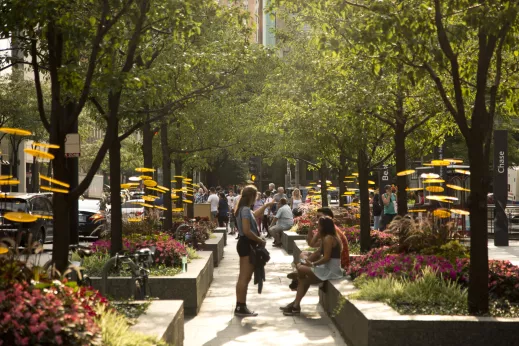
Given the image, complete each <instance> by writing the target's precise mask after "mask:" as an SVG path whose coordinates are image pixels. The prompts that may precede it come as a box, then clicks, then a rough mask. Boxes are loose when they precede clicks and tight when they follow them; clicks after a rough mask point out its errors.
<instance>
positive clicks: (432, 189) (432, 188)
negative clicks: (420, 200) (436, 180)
mask: <svg viewBox="0 0 519 346" xmlns="http://www.w3.org/2000/svg"><path fill="white" fill-rule="evenodd" d="M425 189H426V190H427V191H429V192H443V191H445V189H444V188H443V187H441V186H427V187H426V188H425Z"/></svg>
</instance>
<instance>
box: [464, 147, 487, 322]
mask: <svg viewBox="0 0 519 346" xmlns="http://www.w3.org/2000/svg"><path fill="white" fill-rule="evenodd" d="M467 146H468V154H469V161H470V173H471V175H470V198H469V203H468V206H469V211H470V269H469V278H470V280H469V289H468V308H469V312H470V313H472V314H484V313H486V312H488V234H487V226H488V225H487V193H488V185H489V177H490V174H489V167H488V162H489V160H488V157H485V155H484V150H483V141H482V140H473V141H472V142H469V141H467Z"/></svg>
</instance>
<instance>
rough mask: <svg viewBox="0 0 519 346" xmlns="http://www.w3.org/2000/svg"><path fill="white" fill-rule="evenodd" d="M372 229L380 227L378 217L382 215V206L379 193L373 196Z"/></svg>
mask: <svg viewBox="0 0 519 346" xmlns="http://www.w3.org/2000/svg"><path fill="white" fill-rule="evenodd" d="M372 204H373V229H374V230H375V231H378V229H379V228H380V218H381V216H382V206H381V205H380V195H379V194H378V193H375V195H374V196H373V203H372Z"/></svg>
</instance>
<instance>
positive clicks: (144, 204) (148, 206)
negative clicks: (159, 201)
mask: <svg viewBox="0 0 519 346" xmlns="http://www.w3.org/2000/svg"><path fill="white" fill-rule="evenodd" d="M135 204H138V205H142V206H143V207H145V208H153V207H154V205H152V204H148V203H142V202H138V203H135Z"/></svg>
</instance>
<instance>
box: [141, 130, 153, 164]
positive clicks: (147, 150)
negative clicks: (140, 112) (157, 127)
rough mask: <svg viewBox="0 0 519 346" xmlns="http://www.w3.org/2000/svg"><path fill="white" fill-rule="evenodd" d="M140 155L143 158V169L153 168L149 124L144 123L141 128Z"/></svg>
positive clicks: (151, 132)
mask: <svg viewBox="0 0 519 346" xmlns="http://www.w3.org/2000/svg"><path fill="white" fill-rule="evenodd" d="M142 155H143V157H144V167H146V168H152V167H153V131H152V128H151V124H149V123H146V124H144V125H143V126H142Z"/></svg>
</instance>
